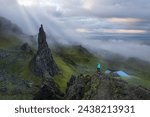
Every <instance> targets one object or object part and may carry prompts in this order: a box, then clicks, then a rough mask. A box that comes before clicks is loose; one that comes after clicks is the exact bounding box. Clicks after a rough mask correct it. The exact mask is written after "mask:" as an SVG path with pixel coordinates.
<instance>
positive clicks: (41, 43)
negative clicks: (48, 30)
mask: <svg viewBox="0 0 150 117" xmlns="http://www.w3.org/2000/svg"><path fill="white" fill-rule="evenodd" d="M31 70H32V71H33V72H34V73H35V74H36V75H38V76H43V75H44V73H45V72H48V73H49V75H50V76H52V77H53V76H54V75H56V74H57V73H58V71H59V70H58V67H57V65H56V63H55V61H54V59H53V56H52V53H51V50H50V48H49V47H48V44H47V42H46V34H45V32H44V29H43V26H42V25H41V27H40V29H39V34H38V51H37V54H36V55H35V56H34V58H33V59H32V62H31Z"/></svg>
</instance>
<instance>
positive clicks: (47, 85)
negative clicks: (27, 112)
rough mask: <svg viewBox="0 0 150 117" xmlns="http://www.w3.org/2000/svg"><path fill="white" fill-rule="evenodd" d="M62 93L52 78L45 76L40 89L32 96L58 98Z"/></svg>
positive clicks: (41, 98) (40, 98)
mask: <svg viewBox="0 0 150 117" xmlns="http://www.w3.org/2000/svg"><path fill="white" fill-rule="evenodd" d="M63 96H64V94H63V93H62V92H61V91H60V90H59V88H58V86H57V85H56V83H55V82H54V80H53V79H52V78H45V81H44V82H43V85H42V86H41V89H40V91H39V92H38V93H37V94H36V95H35V96H34V99H35V100H60V99H63Z"/></svg>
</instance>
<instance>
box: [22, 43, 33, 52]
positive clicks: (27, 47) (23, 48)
mask: <svg viewBox="0 0 150 117" xmlns="http://www.w3.org/2000/svg"><path fill="white" fill-rule="evenodd" d="M20 49H21V50H22V51H23V52H27V53H33V51H32V49H31V47H30V46H29V45H28V43H24V44H23V45H22V46H21V47H20Z"/></svg>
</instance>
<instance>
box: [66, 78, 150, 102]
mask: <svg viewBox="0 0 150 117" xmlns="http://www.w3.org/2000/svg"><path fill="white" fill-rule="evenodd" d="M67 86H68V87H67V90H66V95H65V99H69V100H81V99H84V100H149V99H150V90H149V89H146V88H143V87H141V86H131V85H130V84H128V82H126V81H124V80H122V79H119V78H110V79H108V78H106V77H104V78H103V79H100V78H99V76H97V75H92V76H89V75H87V76H83V75H80V76H78V77H75V76H72V77H71V79H70V81H69V82H68V85H67Z"/></svg>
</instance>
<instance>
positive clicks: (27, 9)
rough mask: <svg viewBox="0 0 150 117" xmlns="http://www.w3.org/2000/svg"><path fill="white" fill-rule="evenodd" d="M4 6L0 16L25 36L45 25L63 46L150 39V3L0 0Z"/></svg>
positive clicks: (138, 0) (115, 0)
mask: <svg viewBox="0 0 150 117" xmlns="http://www.w3.org/2000/svg"><path fill="white" fill-rule="evenodd" d="M0 4H1V7H0V15H1V16H3V17H6V18H7V19H9V20H11V21H12V22H13V23H16V24H17V25H19V26H20V27H21V28H22V30H23V31H24V32H25V33H27V34H29V35H30V34H31V35H35V34H37V33H38V28H39V26H40V24H43V25H44V28H45V31H46V33H47V35H53V37H54V38H55V39H56V40H59V41H61V42H62V43H63V42H68V43H75V42H77V43H81V44H85V43H87V45H88V44H91V45H95V41H93V40H95V39H96V40H97V41H96V43H97V44H98V43H101V41H100V40H101V38H104V39H106V40H107V39H108V38H109V37H107V36H113V37H111V38H112V39H113V38H120V37H119V36H127V35H128V36H131V35H135V36H145V37H150V36H149V35H150V15H149V8H150V1H149V0H130V1H127V0H0ZM105 36H106V37H105ZM134 39H135V38H134ZM137 39H138V38H137ZM98 40H99V41H98ZM110 43H112V42H110ZM116 43H117V42H116ZM104 44H106V43H104ZM127 44H128V43H127ZM106 45H107V44H106ZM132 46H134V44H133V45H132ZM139 46H140V45H139ZM139 46H136V47H137V48H138V47H139ZM89 47H91V48H92V46H89ZM95 47H97V46H95ZM106 47H107V48H110V49H109V50H111V49H112V50H113V46H106ZM126 47H127V46H126ZM139 48H140V47H139ZM119 49H120V48H119ZM114 51H117V49H116V50H114ZM145 53H146V51H145Z"/></svg>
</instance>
